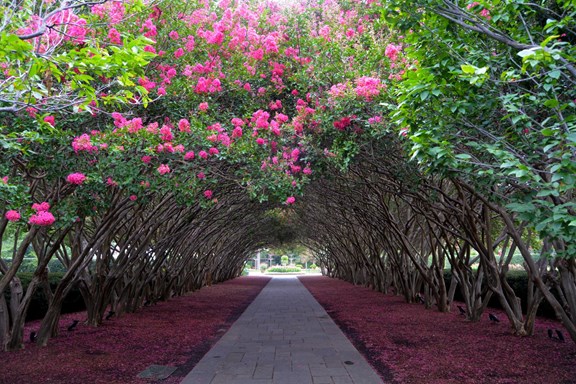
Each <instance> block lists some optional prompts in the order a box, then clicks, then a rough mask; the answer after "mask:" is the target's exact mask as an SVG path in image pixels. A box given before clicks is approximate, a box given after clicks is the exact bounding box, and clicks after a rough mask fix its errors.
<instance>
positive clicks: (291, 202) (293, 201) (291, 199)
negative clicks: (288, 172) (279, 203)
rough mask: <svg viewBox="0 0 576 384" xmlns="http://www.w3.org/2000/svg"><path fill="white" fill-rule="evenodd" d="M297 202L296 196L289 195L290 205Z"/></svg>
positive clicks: (288, 202)
mask: <svg viewBox="0 0 576 384" xmlns="http://www.w3.org/2000/svg"><path fill="white" fill-rule="evenodd" d="M295 202H296V198H295V197H294V196H289V197H288V198H287V199H286V204H288V205H291V204H294V203H295Z"/></svg>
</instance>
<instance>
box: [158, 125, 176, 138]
mask: <svg viewBox="0 0 576 384" xmlns="http://www.w3.org/2000/svg"><path fill="white" fill-rule="evenodd" d="M160 135H162V140H163V141H172V139H173V138H174V135H173V134H172V129H171V128H170V127H169V126H168V125H163V126H162V128H160Z"/></svg>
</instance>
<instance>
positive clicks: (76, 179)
mask: <svg viewBox="0 0 576 384" xmlns="http://www.w3.org/2000/svg"><path fill="white" fill-rule="evenodd" d="M85 180H86V175H84V174H83V173H71V174H69V175H68V176H67V177H66V181H67V182H69V183H70V184H75V185H81V184H82V183H83V182H84V181H85Z"/></svg>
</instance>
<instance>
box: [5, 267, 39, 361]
mask: <svg viewBox="0 0 576 384" xmlns="http://www.w3.org/2000/svg"><path fill="white" fill-rule="evenodd" d="M39 283H40V279H39V277H38V276H36V275H35V276H34V278H33V279H32V281H30V284H28V288H26V295H25V296H24V298H23V299H22V301H21V302H20V303H19V306H18V309H17V310H16V312H13V317H12V319H13V320H12V329H11V333H10V340H8V343H7V344H6V350H7V351H15V350H18V349H22V348H24V322H25V321H26V313H27V312H28V307H29V306H30V302H31V301H32V295H33V294H34V291H35V290H36V287H37V286H38V284H39Z"/></svg>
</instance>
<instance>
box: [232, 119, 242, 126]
mask: <svg viewBox="0 0 576 384" xmlns="http://www.w3.org/2000/svg"><path fill="white" fill-rule="evenodd" d="M231 123H232V125H233V126H235V127H241V126H243V125H244V120H242V119H239V118H237V117H235V118H233V119H232V120H231Z"/></svg>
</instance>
